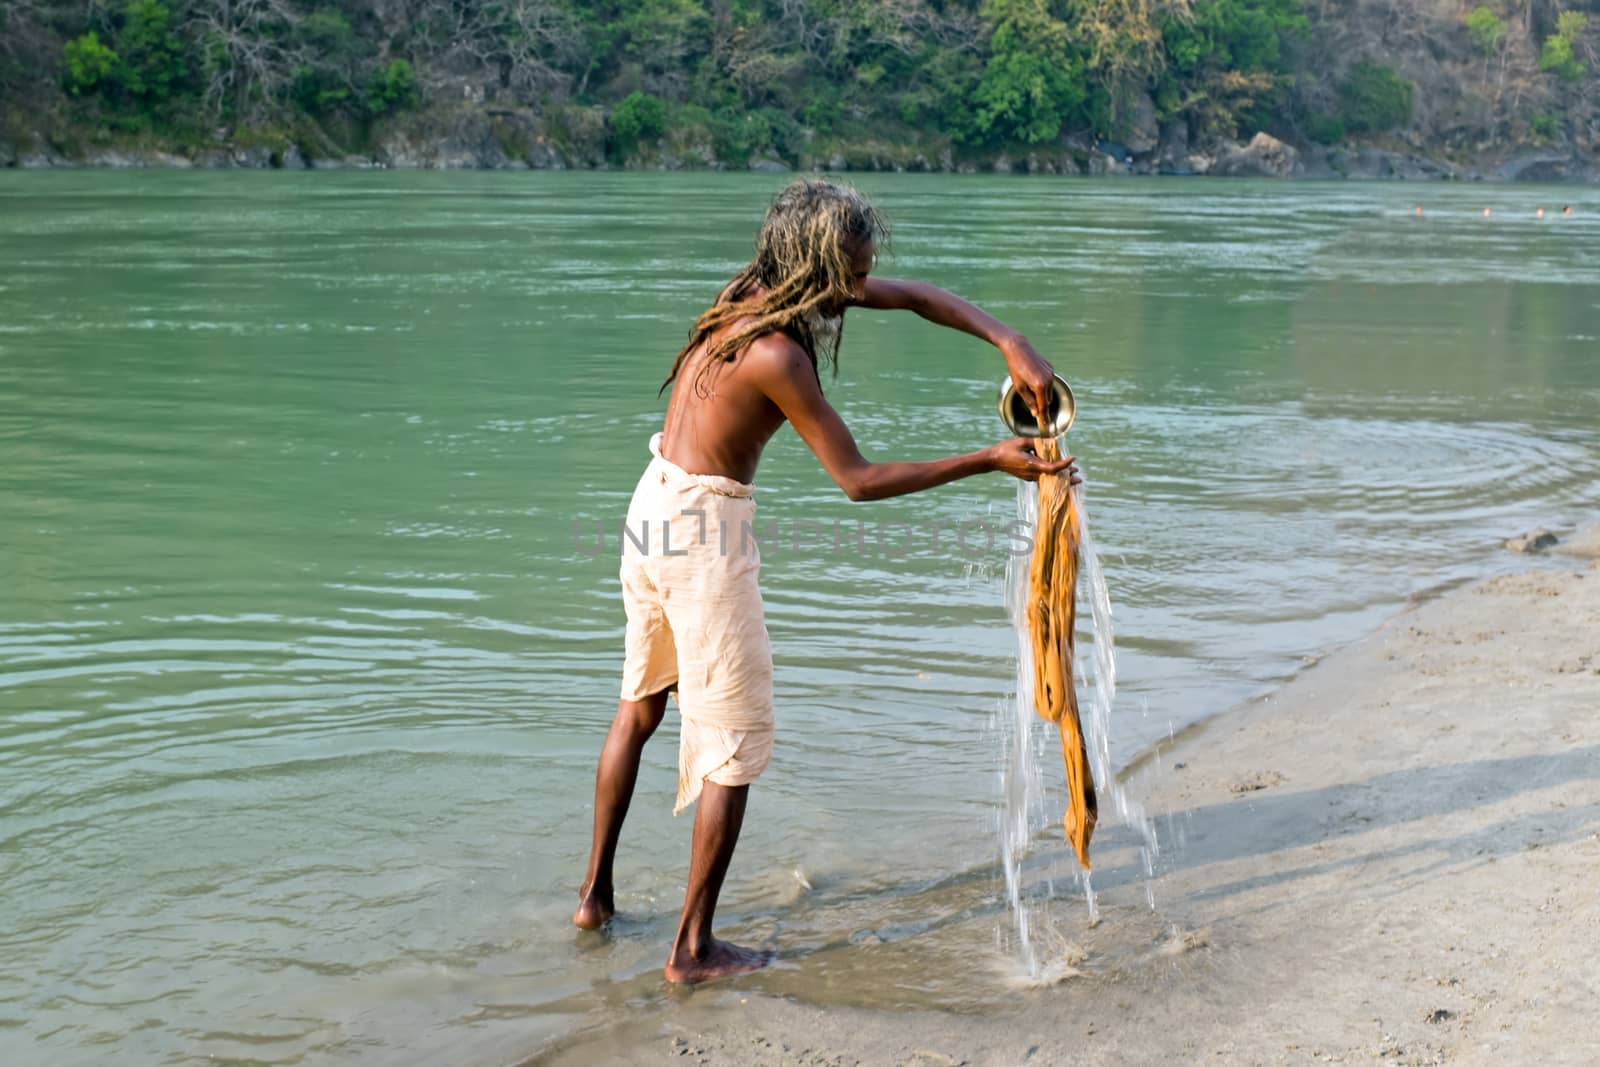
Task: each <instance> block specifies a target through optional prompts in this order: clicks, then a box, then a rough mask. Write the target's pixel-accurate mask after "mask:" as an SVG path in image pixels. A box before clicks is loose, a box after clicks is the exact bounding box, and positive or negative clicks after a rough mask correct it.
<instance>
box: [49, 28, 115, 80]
mask: <svg viewBox="0 0 1600 1067" xmlns="http://www.w3.org/2000/svg"><path fill="white" fill-rule="evenodd" d="M63 52H64V58H65V59H66V61H67V90H68V91H69V92H71V93H72V95H73V96H77V95H79V94H80V93H86V92H93V91H94V90H95V89H98V88H99V87H100V86H101V85H103V84H105V83H107V82H109V81H110V80H111V77H112V75H113V74H114V73H115V72H116V69H117V64H118V62H119V60H118V57H117V54H116V53H115V52H113V51H112V50H111V49H109V48H107V47H106V46H105V45H103V44H101V43H100V35H99V34H98V33H96V32H95V31H93V30H90V31H89V32H88V33H86V34H84V35H83V36H82V37H76V38H74V39H72V40H70V41H68V42H67V46H66V48H65V49H64V50H63Z"/></svg>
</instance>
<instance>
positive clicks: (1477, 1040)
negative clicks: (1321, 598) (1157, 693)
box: [529, 530, 1600, 1067]
mask: <svg viewBox="0 0 1600 1067" xmlns="http://www.w3.org/2000/svg"><path fill="white" fill-rule="evenodd" d="M1562 552H1564V553H1565V554H1551V555H1550V556H1548V557H1547V558H1544V559H1539V560H1536V561H1531V562H1530V569H1529V570H1527V571H1526V572H1524V573H1518V574H1514V575H1509V576H1502V577H1497V578H1493V579H1489V580H1487V581H1484V582H1480V583H1478V584H1476V585H1472V586H1468V587H1465V588H1462V589H1458V590H1455V591H1453V592H1450V593H1448V594H1446V595H1444V596H1442V597H1439V598H1437V599H1434V600H1431V601H1428V602H1425V603H1422V604H1420V605H1417V606H1415V607H1413V608H1411V609H1409V610H1407V611H1405V612H1402V613H1401V614H1400V615H1398V616H1396V617H1395V618H1393V619H1391V620H1390V621H1389V622H1388V623H1386V624H1385V625H1384V626H1382V627H1381V628H1380V629H1379V630H1378V631H1376V632H1375V633H1373V634H1371V635H1370V636H1368V637H1367V638H1366V639H1364V640H1362V641H1360V642H1358V643H1356V644H1354V645H1351V646H1349V647H1346V648H1344V649H1341V650H1339V651H1337V652H1335V653H1333V654H1331V655H1329V656H1328V657H1326V658H1325V659H1323V660H1322V661H1320V662H1318V663H1317V664H1315V665H1313V666H1311V667H1310V668H1308V669H1307V670H1305V671H1304V672H1302V673H1301V674H1300V675H1299V676H1298V677H1296V678H1295V679H1294V680H1293V681H1292V682H1290V683H1289V684H1288V685H1287V686H1285V687H1284V688H1283V689H1282V690H1280V691H1279V692H1277V693H1275V694H1273V695H1272V696H1271V697H1268V698H1265V699H1263V700H1260V701H1256V702H1252V703H1251V704H1248V705H1246V706H1244V707H1241V708H1238V709H1235V710H1233V711H1231V712H1229V713H1227V714H1225V715H1222V716H1219V717H1218V718H1216V719H1213V720H1211V721H1210V722H1208V723H1207V724H1205V725H1204V726H1202V727H1200V728H1197V729H1195V730H1193V731H1191V732H1190V733H1189V734H1187V735H1185V736H1181V737H1179V738H1178V739H1176V741H1175V742H1174V743H1173V744H1171V745H1169V746H1167V747H1166V748H1165V749H1164V750H1163V751H1160V752H1158V753H1156V754H1154V755H1153V756H1152V757H1151V758H1149V759H1147V760H1145V761H1143V762H1142V763H1141V764H1139V765H1138V766H1137V768H1136V769H1135V770H1133V771H1132V772H1130V777H1131V779H1132V781H1131V788H1132V792H1133V794H1134V795H1135V796H1138V797H1142V798H1143V799H1144V802H1145V805H1146V808H1147V810H1148V811H1149V812H1150V813H1151V814H1152V815H1154V816H1156V817H1157V822H1158V829H1159V831H1160V834H1161V838H1162V841H1163V855H1162V859H1161V861H1160V863H1159V864H1158V867H1157V874H1156V878H1155V879H1154V882H1153V884H1152V885H1151V888H1152V889H1153V893H1154V899H1155V908H1154V910H1153V911H1152V910H1151V909H1150V908H1149V906H1148V905H1147V904H1145V903H1144V900H1145V896H1144V894H1145V885H1144V882H1143V880H1142V879H1139V878H1133V877H1124V878H1121V879H1119V878H1118V877H1117V876H1116V873H1115V872H1116V870H1117V862H1118V860H1117V855H1116V854H1117V851H1118V837H1117V832H1116V829H1115V828H1113V829H1112V830H1111V831H1110V832H1109V834H1106V835H1104V837H1103V839H1104V841H1105V842H1106V845H1105V847H1103V848H1102V849H1101V851H1100V852H1099V853H1098V855H1100V857H1101V861H1100V862H1102V863H1103V864H1105V865H1106V866H1107V867H1109V868H1110V871H1109V872H1108V874H1107V875H1106V877H1107V881H1108V882H1109V883H1110V884H1109V886H1108V887H1106V888H1102V890H1101V903H1102V917H1101V921H1100V922H1099V923H1098V924H1094V925H1091V924H1089V923H1088V922H1087V921H1086V920H1085V919H1083V918H1082V917H1081V916H1080V917H1079V918H1078V919H1076V920H1075V922H1076V927H1077V933H1078V934H1080V935H1081V936H1075V937H1074V939H1073V941H1072V943H1071V944H1066V945H1058V946H1057V947H1056V948H1055V949H1054V951H1055V953H1056V955H1057V956H1058V957H1059V958H1058V959H1056V960H1055V966H1054V972H1055V974H1056V975H1057V976H1059V977H1060V980H1059V981H1057V982H1055V983H1054V984H1049V985H1046V986H1043V987H1038V988H1030V989H1019V990H1017V991H1016V992H1015V993H1013V994H1011V995H1009V996H1006V997H1001V998H994V997H990V998H982V997H979V998H976V999H975V1000H974V1001H973V1003H972V1004H969V1005H967V1006H966V1007H965V1008H964V1009H962V1010H918V1011H893V1010H885V1009H883V1008H881V1007H862V1006H852V1005H873V1004H876V1005H882V1004H885V1003H894V1002H895V990H894V988H892V987H891V988H882V987H881V985H880V987H879V988H867V986H869V985H871V984H872V982H873V981H874V977H873V976H874V973H875V972H874V971H873V970H872V968H871V964H870V962H869V961H870V957H871V956H872V954H874V953H878V952H888V951H892V950H893V948H894V946H885V947H880V946H878V945H876V944H873V943H871V942H868V943H862V944H850V945H847V946H841V947H840V949H839V950H838V952H837V953H835V955H836V956H838V957H840V959H841V960H843V959H845V958H849V959H850V960H851V962H852V963H853V964H854V965H855V966H856V967H858V968H860V978H859V981H860V982H861V983H862V984H863V987H862V988H861V989H860V990H859V991H857V994H856V995H852V996H847V997H843V998H836V999H830V1000H829V1003H828V1004H827V1005H826V1006H822V1005H820V1004H819V999H821V998H819V997H816V996H810V997H808V996H806V995H805V994H804V993H803V992H800V991H802V990H804V989H805V983H804V981H803V980H799V979H800V978H803V973H804V972H805V970H806V969H807V968H808V967H812V968H819V967H822V966H823V964H822V963H821V962H820V961H819V960H818V959H815V958H813V959H812V960H810V961H807V960H805V959H802V960H798V961H794V962H793V963H791V964H790V969H791V970H792V971H797V972H800V973H799V975H798V976H797V978H796V980H794V981H792V982H791V983H789V984H788V985H786V984H784V983H782V982H780V983H777V984H774V983H773V981H772V980H771V979H770V978H769V979H766V980H757V979H755V978H742V979H737V980H732V981H728V982H724V983H720V984H715V985H708V986H705V987H702V988H700V989H697V990H694V991H693V992H691V993H685V994H676V995H672V996H669V997H666V998H664V999H657V1000H655V1002H654V1003H652V1004H649V1005H641V1004H637V1003H625V1002H619V1003H617V1004H616V1005H615V1007H616V1010H617V1012H618V1021H617V1022H616V1024H614V1025H609V1024H608V1025H606V1026H601V1027H595V1028H591V1029H590V1030H588V1031H587V1032H586V1033H584V1034H583V1035H581V1036H580V1037H578V1038H576V1039H573V1040H572V1041H570V1042H568V1043H566V1044H564V1045H563V1046H562V1047H558V1048H554V1049H546V1050H544V1051H543V1052H541V1053H540V1054H539V1055H538V1056H536V1057H535V1058H534V1059H533V1060H532V1061H529V1062H535V1063H549V1064H562V1065H566V1064H593V1063H658V1062H675V1063H695V1064H710V1065H722V1064H772V1065H780V1064H797V1065H799V1064H804V1065H823V1064H858V1063H860V1064H904V1065H915V1067H931V1065H936V1064H937V1065H943V1064H963V1063H966V1064H1023V1063H1027V1064H1078V1063H1082V1064H1098V1063H1119V1064H1145V1063H1196V1062H1201V1061H1204V1062H1209V1063H1228V1064H1299V1063H1347V1064H1354V1063H1382V1064H1463V1065H1465V1064H1485V1065H1488V1064H1503V1063H1512V1064H1522V1063H1529V1064H1532V1063H1539V1064H1583V1065H1586V1067H1587V1065H1592V1064H1594V1063H1597V1062H1600V1027H1596V1026H1595V1025H1594V1022H1593V1016H1592V1012H1593V1008H1594V1005H1596V1004H1600V951H1597V948H1600V874H1597V872H1600V535H1597V532H1596V531H1593V530H1591V531H1590V532H1589V533H1588V534H1587V535H1586V536H1584V537H1580V538H1577V539H1569V540H1568V542H1567V543H1565V544H1564V545H1562V546H1560V547H1559V548H1558V549H1557V553H1562ZM1124 836H1125V835H1124ZM1101 842H1102V838H1097V841H1096V845H1097V847H1098V846H1101ZM1064 849H1065V846H1064V845H1060V846H1057V848H1056V849H1055V851H1061V850H1064ZM1121 851H1123V852H1128V851H1130V850H1129V849H1128V848H1127V847H1123V848H1122V850H1121ZM1124 866H1131V864H1127V863H1124ZM1100 869H1101V868H1097V883H1096V884H1097V886H1098V885H1099V884H1100V877H1101V875H1100V874H1099V873H1098V871H1099V870H1100ZM1060 895H1061V896H1062V898H1063V900H1062V907H1063V909H1066V910H1067V911H1069V912H1070V910H1071V908H1073V907H1074V906H1075V907H1076V908H1077V909H1078V911H1080V912H1081V911H1082V902H1081V894H1079V893H1077V891H1076V890H1075V889H1073V888H1070V887H1067V888H1063V889H1062V890H1061V891H1060ZM1074 897H1076V898H1077V899H1076V900H1073V899H1072V898H1074ZM971 923H972V924H976V928H977V929H979V930H980V931H981V930H990V931H992V930H993V929H994V927H995V924H996V919H995V916H994V915H993V914H992V913H990V914H987V915H980V916H976V917H973V918H972V919H971ZM1063 925H1064V926H1066V927H1067V928H1068V929H1071V926H1070V924H1063ZM937 936H943V937H946V938H947V939H948V938H949V937H951V936H955V935H952V934H950V933H941V934H939V935H937ZM968 940H969V941H971V940H974V939H970V938H969V939H968ZM975 940H976V941H977V942H981V940H982V938H981V936H979V937H978V938H976V939H975ZM960 959H961V957H960V955H959V954H958V953H950V952H942V953H933V954H929V955H925V956H924V957H922V960H923V964H924V965H926V966H936V967H943V968H959V967H960V966H961V962H960ZM974 966H979V967H981V966H987V964H983V963H979V964H975V965H974ZM876 974H877V978H878V980H879V981H880V983H881V981H882V980H884V979H885V978H886V977H889V976H893V975H896V974H898V975H900V980H903V979H904V975H905V969H904V968H902V969H901V970H899V971H887V970H885V971H878V972H876ZM839 977H842V976H840V975H835V976H834V981H831V982H824V983H821V984H822V985H823V986H825V987H832V988H835V989H837V988H838V981H837V979H838V978H839ZM791 987H792V991H791ZM841 999H842V1000H843V1001H844V1003H845V1006H841V1005H840V1003H839V1000H841Z"/></svg>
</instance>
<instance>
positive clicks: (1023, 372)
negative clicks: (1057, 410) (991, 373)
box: [999, 333, 1055, 426]
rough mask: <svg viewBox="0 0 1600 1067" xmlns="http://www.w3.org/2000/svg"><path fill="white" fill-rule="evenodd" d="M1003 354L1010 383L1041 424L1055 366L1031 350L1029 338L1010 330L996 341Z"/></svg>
mask: <svg viewBox="0 0 1600 1067" xmlns="http://www.w3.org/2000/svg"><path fill="white" fill-rule="evenodd" d="M999 348H1000V351H1001V353H1002V354H1003V355H1004V356H1005V357H1006V369H1007V370H1008V371H1010V372H1011V384H1012V385H1014V386H1016V388H1017V392H1019V393H1021V394H1022V399H1023V402H1024V403H1026V404H1027V405H1028V410H1029V411H1032V412H1033V417H1034V418H1036V419H1038V420H1039V425H1041V426H1043V425H1044V424H1045V421H1046V417H1047V414H1048V412H1049V411H1050V400H1051V397H1052V395H1053V394H1054V392H1055V368H1053V367H1051V366H1050V364H1049V363H1048V362H1047V361H1046V360H1045V358H1044V357H1043V356H1041V355H1039V353H1037V352H1035V351H1034V350H1033V345H1032V344H1030V343H1029V342H1028V339H1027V338H1026V337H1024V336H1022V335H1021V334H1020V333H1019V334H1013V335H1012V336H1010V337H1008V338H1006V340H1004V341H1002V342H1001V343H1000V345H999Z"/></svg>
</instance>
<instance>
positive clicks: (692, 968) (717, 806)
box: [666, 782, 771, 982]
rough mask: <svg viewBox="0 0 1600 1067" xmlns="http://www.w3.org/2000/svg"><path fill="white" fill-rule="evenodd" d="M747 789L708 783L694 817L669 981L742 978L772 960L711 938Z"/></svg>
mask: <svg viewBox="0 0 1600 1067" xmlns="http://www.w3.org/2000/svg"><path fill="white" fill-rule="evenodd" d="M749 795H750V787H749V786H748V785H717V784H716V783H715V782H706V783H705V786H704V789H703V791H702V792H701V794H700V802H699V806H698V808H697V810H696V811H695V814H694V846H693V852H692V853H691V855H690V858H689V890H688V892H687V893H686V894H685V896H684V900H683V918H682V919H680V920H679V921H678V935H677V937H675V938H673V941H672V954H671V955H669V956H668V957H667V966H666V972H667V979H668V980H669V981H673V982H701V981H704V980H706V979H707V978H721V977H723V976H724V975H730V974H743V973H744V972H746V971H754V970H756V969H758V968H760V967H765V966H766V965H767V963H768V962H769V961H770V960H771V955H770V954H769V953H766V952H759V951H757V950H755V949H748V948H740V947H739V946H738V945H732V944H729V943H728V942H726V941H718V940H717V939H716V938H714V937H712V936H711V918H712V915H713V913H715V911H716V910H717V895H718V894H719V893H721V892H722V879H723V877H724V876H726V875H727V873H728V863H729V861H731V860H732V859H733V846H734V845H736V844H737V843H738V841H739V828H740V827H741V826H743V825H744V806H745V801H746V800H747V799H748V798H749Z"/></svg>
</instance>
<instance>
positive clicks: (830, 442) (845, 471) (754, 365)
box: [741, 334, 1077, 500]
mask: <svg viewBox="0 0 1600 1067" xmlns="http://www.w3.org/2000/svg"><path fill="white" fill-rule="evenodd" d="M741 358H742V359H743V361H744V363H745V367H746V369H747V371H748V372H749V373H751V374H752V376H753V377H754V380H755V381H756V383H757V384H758V385H759V386H760V388H761V391H762V392H764V393H765V394H766V395H767V398H768V399H770V400H771V401H772V402H773V403H774V404H776V405H778V409H779V410H780V411H782V412H783V414H784V417H785V418H787V419H788V420H789V422H790V423H792V424H793V425H794V428H795V432H796V433H798V434H799V435H800V438H801V440H803V441H805V443H806V444H807V445H808V446H809V447H810V449H811V451H812V452H813V453H815V454H816V457H817V459H818V460H819V461H820V462H821V463H822V467H823V469H824V470H826V471H827V472H828V475H829V477H831V478H832V479H833V480H834V481H835V482H836V483H838V486H839V488H841V489H843V490H844V491H845V495H846V496H848V497H849V498H850V499H851V500H882V499H884V498H885V497H891V496H902V495H904V494H906V493H916V492H920V491H921V490H923V489H931V488H933V487H934V486H936V485H943V484H944V483H946V482H953V481H955V480H956V479H957V478H967V477H970V476H972V475H974V474H984V473H987V472H989V471H1003V472H1005V473H1006V474H1009V475H1011V476H1013V477H1015V478H1022V479H1024V480H1026V481H1036V480H1037V479H1038V478H1039V477H1040V476H1041V475H1045V474H1060V473H1061V472H1062V471H1064V470H1068V469H1069V468H1072V457H1071V456H1068V457H1067V458H1066V459H1063V460H1059V461H1057V462H1053V463H1052V462H1048V461H1046V460H1043V459H1040V458H1039V457H1038V456H1037V455H1035V454H1034V452H1033V446H1032V443H1031V442H1029V441H1026V440H1024V439H1022V438H1020V437H1019V438H1016V439H1015V440H1011V441H1002V442H1001V443H1000V444H997V445H991V446H989V447H988V448H983V449H979V450H978V451H976V452H968V453H966V454H965V455H959V456H949V457H946V458H945V459H934V460H928V461H926V462H922V463H873V462H871V461H869V460H868V459H867V458H866V457H865V456H863V455H862V454H861V449H860V448H859V447H857V445H856V440H855V438H854V437H853V436H852V435H851V433H850V430H849V428H848V427H847V426H845V424H844V420H843V419H841V418H840V417H839V413H838V412H837V411H835V410H834V409H833V405H831V404H829V403H828V400H827V398H826V397H824V396H823V395H822V386H821V385H820V384H818V382H817V371H816V367H815V366H814V365H813V364H812V362H811V360H810V359H809V358H808V357H807V356H806V354H805V352H804V351H802V350H801V348H800V346H799V345H797V344H795V343H794V342H793V341H791V340H789V339H788V338H787V337H783V336H781V335H778V334H769V335H767V336H766V337H763V338H761V339H760V340H758V341H755V342H753V343H752V344H751V345H750V347H749V348H748V349H746V350H745V354H744V355H743V356H742V357H741ZM1072 469H1073V472H1074V473H1073V481H1074V482H1076V481H1077V477H1076V469H1075V468H1072Z"/></svg>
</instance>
